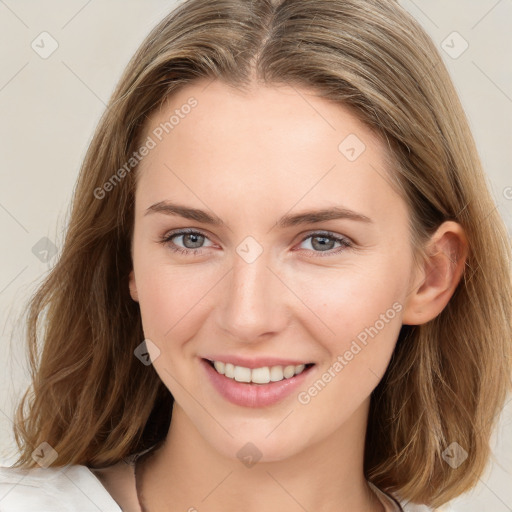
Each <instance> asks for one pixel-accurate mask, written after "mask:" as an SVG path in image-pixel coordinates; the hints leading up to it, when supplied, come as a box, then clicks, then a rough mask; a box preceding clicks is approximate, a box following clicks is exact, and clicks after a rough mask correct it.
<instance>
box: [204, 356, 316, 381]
mask: <svg viewBox="0 0 512 512" xmlns="http://www.w3.org/2000/svg"><path fill="white" fill-rule="evenodd" d="M203 361H205V362H206V363H207V364H208V365H209V366H211V367H212V368H213V369H214V370H215V371H216V372H217V373H218V374H219V375H223V376H224V377H227V378H228V379H232V380H234V381H236V382H240V383H244V384H249V385H251V384H255V385H268V384H270V383H273V382H281V381H287V380H290V379H293V378H294V377H296V376H297V375H300V374H302V373H306V372H308V370H309V369H310V368H312V367H313V366H314V365H315V363H301V364H297V365H294V364H289V365H272V366H260V367H258V368H248V367H245V366H238V365H235V364H232V363H226V362H224V361H214V360H210V359H204V358H203Z"/></svg>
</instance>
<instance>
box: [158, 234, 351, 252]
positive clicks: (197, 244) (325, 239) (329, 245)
mask: <svg viewBox="0 0 512 512" xmlns="http://www.w3.org/2000/svg"><path fill="white" fill-rule="evenodd" d="M179 238H181V239H182V242H181V243H182V244H183V245H184V246H181V245H177V244H176V243H175V242H174V240H175V239H179ZM205 240H208V237H207V236H206V235H203V234H202V233H200V232H199V231H190V230H185V231H176V232H174V233H170V234H168V235H166V236H165V237H164V238H163V239H162V240H161V243H162V244H164V245H167V246H168V247H169V249H171V250H172V251H174V252H180V253H183V254H201V249H203V248H206V247H210V246H204V245H202V244H204V242H205ZM306 241H310V242H309V243H310V246H311V249H306V250H310V251H312V252H316V253H326V255H332V254H337V253H339V252H341V251H342V250H344V249H346V248H350V247H352V242H351V241H350V240H349V239H348V238H345V237H342V236H338V235H334V234H333V233H313V234H311V235H308V236H307V237H305V238H303V239H302V242H301V244H303V243H304V242H306ZM336 244H339V247H338V248H337V249H334V246H335V245H336ZM318 256H323V254H318Z"/></svg>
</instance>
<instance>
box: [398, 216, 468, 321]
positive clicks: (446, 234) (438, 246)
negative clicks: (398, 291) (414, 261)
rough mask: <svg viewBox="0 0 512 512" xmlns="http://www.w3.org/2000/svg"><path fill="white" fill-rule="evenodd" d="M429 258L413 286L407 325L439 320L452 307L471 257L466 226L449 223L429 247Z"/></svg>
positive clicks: (440, 230)
mask: <svg viewBox="0 0 512 512" xmlns="http://www.w3.org/2000/svg"><path fill="white" fill-rule="evenodd" d="M427 254H428V258H427V260H426V261H425V262H424V265H423V267H422V268H421V269H419V272H417V273H416V275H415V276H414V281H413V282H412V283H411V289H410V290H409V293H408V297H407V299H406V306H405V308H404V313H403V315H402V323H403V324H405V325H420V324H424V323H426V322H428V321H430V320H432V319H433V318H435V317H436V316H437V315H439V313H441V311H443V309H444V308H445V306H446V305H447V304H448V302H449V300H450V298H451V297H452V295H453V293H454V291H455V289H456V288H457V285H458V283H459V281H460V279H461V276H462V273H463V271H464V266H465V264H466V258H467V254H468V242H467V238H466V235H465V233H464V229H463V228H462V226H461V225H460V224H458V223H456V222H453V221H446V222H444V223H443V224H441V226H440V227H439V228H438V229H437V231H436V232H435V234H434V235H433V236H432V238H431V240H430V242H429V244H428V247H427Z"/></svg>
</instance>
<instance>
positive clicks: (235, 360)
mask: <svg viewBox="0 0 512 512" xmlns="http://www.w3.org/2000/svg"><path fill="white" fill-rule="evenodd" d="M204 359H208V360H210V361H222V362H223V363H231V364H232V365H234V366H243V367H244V368H251V369H253V368H262V367H264V366H298V365H301V364H311V363H310V361H309V360H307V359H284V358H282V357H252V358H248V357H240V356H232V355H215V356H207V357H205V358H204Z"/></svg>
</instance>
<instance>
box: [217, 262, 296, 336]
mask: <svg viewBox="0 0 512 512" xmlns="http://www.w3.org/2000/svg"><path fill="white" fill-rule="evenodd" d="M265 254H266V253H265V252H263V254H261V255H260V256H259V257H258V258H257V259H256V260H255V261H253V262H251V263H248V262H246V261H244V259H242V258H240V257H238V255H237V256H236V257H235V259H234V264H233V268H232V270H231V272H229V274H228V275H227V276H226V278H225V283H224V286H223V287H222V291H221V293H222V294H223V296H222V298H221V300H220V303H219V304H220V305H219V307H218V311H217V313H218V316H217V321H218V324H219V327H220V328H221V329H222V330H223V331H224V332H225V333H227V334H228V335H229V337H230V339H232V340H233V341H235V342H238V343H240V342H243V343H252V342H258V341H262V340H263V339H267V338H268V337H269V336H271V335H276V334H278V333H279V332H280V331H282V330H283V329H284V327H285V325H286V323H287V322H288V321H289V319H290V316H291V315H290V309H289V307H288V301H289V300H291V299H290V296H292V295H293V294H292V293H291V292H290V291H289V290H288V289H287V288H286V286H285V284H283V282H282V280H281V279H280V278H279V277H278V275H276V272H275V271H274V270H273V269H272V268H271V267H270V265H269V263H270V262H269V261H268V258H267V257H266V256H265Z"/></svg>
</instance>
